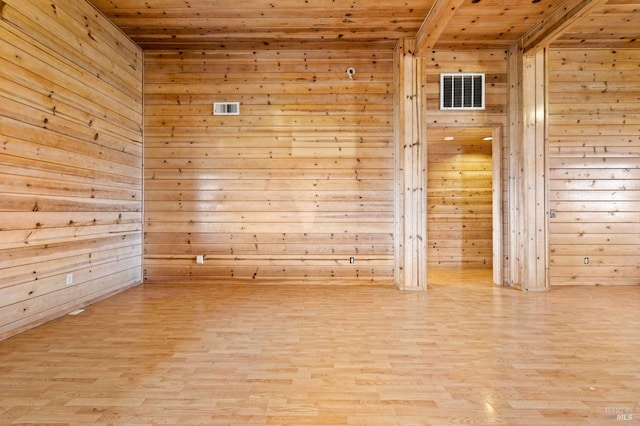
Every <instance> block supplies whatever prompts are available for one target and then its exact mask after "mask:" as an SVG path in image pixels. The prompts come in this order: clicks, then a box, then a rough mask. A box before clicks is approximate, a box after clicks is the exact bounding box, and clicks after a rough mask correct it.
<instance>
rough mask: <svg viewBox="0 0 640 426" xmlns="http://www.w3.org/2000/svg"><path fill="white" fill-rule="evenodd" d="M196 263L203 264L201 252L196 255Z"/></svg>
mask: <svg viewBox="0 0 640 426" xmlns="http://www.w3.org/2000/svg"><path fill="white" fill-rule="evenodd" d="M196 263H197V264H198V265H204V255H202V254H201V255H198V256H196Z"/></svg>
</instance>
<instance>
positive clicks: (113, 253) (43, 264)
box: [0, 0, 143, 339]
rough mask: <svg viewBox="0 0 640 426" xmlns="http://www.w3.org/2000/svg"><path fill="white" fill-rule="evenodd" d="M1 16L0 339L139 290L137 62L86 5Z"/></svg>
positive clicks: (4, 9) (40, 6) (13, 5)
mask: <svg viewBox="0 0 640 426" xmlns="http://www.w3.org/2000/svg"><path fill="white" fill-rule="evenodd" d="M0 14H1V19H0V145H1V146H2V150H1V151H0V200H1V201H0V276H1V277H2V279H1V281H0V339H2V338H5V337H8V336H10V335H13V334H16V333H18V332H20V331H23V330H25V329H27V328H30V327H33V326H35V325H38V324H40V323H42V322H45V321H47V320H50V319H52V318H54V317H57V316H60V315H63V314H65V313H67V312H69V311H70V310H72V309H77V308H78V307H81V306H84V305H86V304H88V303H90V302H91V301H94V300H97V299H100V298H103V297H106V296H107V295H110V294H113V293H114V292H116V291H119V290H121V289H123V288H126V287H128V286H131V285H133V284H135V283H139V282H141V279H142V268H141V263H142V248H141V244H142V230H141V228H142V125H141V123H142V66H143V63H142V53H141V51H140V50H139V49H138V48H137V47H136V46H135V45H134V44H133V43H131V42H130V41H129V40H128V39H127V38H126V37H124V36H123V35H122V34H121V32H120V31H119V30H118V29H116V28H115V27H114V26H113V25H112V24H111V23H110V22H108V21H107V20H106V19H105V18H104V17H103V16H102V15H100V14H98V13H97V12H96V11H95V9H94V8H93V7H92V6H90V5H89V4H88V3H86V2H85V1H83V0H68V1H64V2H55V3H50V2H44V1H37V2H26V1H23V0H6V1H2V2H0ZM68 274H72V277H71V278H72V282H71V284H70V285H68V284H67V275H68Z"/></svg>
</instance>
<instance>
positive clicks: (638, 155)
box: [548, 49, 640, 285]
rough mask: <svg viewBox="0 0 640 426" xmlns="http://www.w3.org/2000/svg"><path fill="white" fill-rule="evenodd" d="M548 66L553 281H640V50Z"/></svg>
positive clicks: (556, 55) (553, 60)
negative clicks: (553, 213)
mask: <svg viewBox="0 0 640 426" xmlns="http://www.w3.org/2000/svg"><path fill="white" fill-rule="evenodd" d="M548 63H549V66H548V67H549V71H548V75H549V77H548V78H549V167H550V179H549V187H550V189H549V199H550V200H549V208H550V209H553V210H555V211H556V217H555V218H550V219H549V221H550V225H549V226H550V244H549V245H550V279H551V281H550V283H551V285H564V284H587V285H594V284H595V285H615V284H640V257H639V253H640V50H637V49H636V50H631V49H629V50H624V49H621V50H616V51H611V50H604V49H603V50H590V51H584V50H550V51H549V56H548ZM585 258H589V264H588V265H587V264H585Z"/></svg>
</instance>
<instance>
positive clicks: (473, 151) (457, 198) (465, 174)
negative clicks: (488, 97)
mask: <svg viewBox="0 0 640 426" xmlns="http://www.w3.org/2000/svg"><path fill="white" fill-rule="evenodd" d="M452 134H455V132H454V133H452ZM488 134H489V135H491V132H490V131H489V132H488ZM491 144H492V143H491V141H484V140H482V138H476V139H473V138H471V139H469V138H464V135H463V134H461V133H457V134H456V137H455V140H453V141H445V140H443V139H434V138H431V139H430V141H429V148H428V164H427V209H428V210H427V211H428V226H429V232H428V247H429V257H428V263H429V268H433V269H491V267H492V256H493V239H492V238H493V236H492V229H493V224H492V198H493V197H492V180H493V173H492V167H493V165H492V158H491Z"/></svg>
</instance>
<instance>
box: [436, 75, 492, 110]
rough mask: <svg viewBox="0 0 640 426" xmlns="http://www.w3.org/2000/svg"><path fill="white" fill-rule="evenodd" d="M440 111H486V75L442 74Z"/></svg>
mask: <svg viewBox="0 0 640 426" xmlns="http://www.w3.org/2000/svg"><path fill="white" fill-rule="evenodd" d="M440 109H484V74H440Z"/></svg>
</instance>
